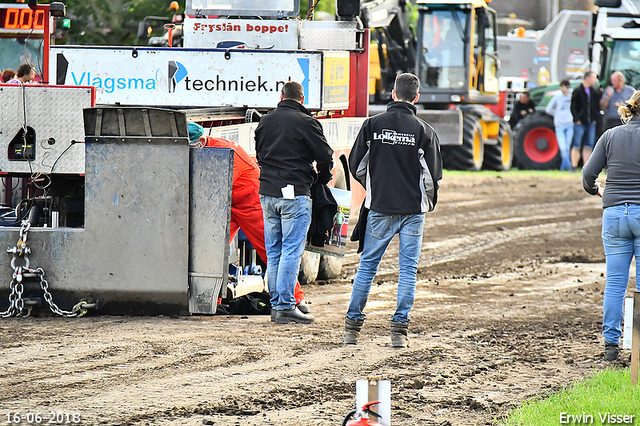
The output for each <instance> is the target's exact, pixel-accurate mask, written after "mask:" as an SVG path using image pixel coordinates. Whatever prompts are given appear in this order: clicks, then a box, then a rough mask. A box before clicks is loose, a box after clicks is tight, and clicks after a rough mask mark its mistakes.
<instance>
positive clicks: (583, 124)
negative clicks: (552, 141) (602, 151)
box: [571, 71, 602, 170]
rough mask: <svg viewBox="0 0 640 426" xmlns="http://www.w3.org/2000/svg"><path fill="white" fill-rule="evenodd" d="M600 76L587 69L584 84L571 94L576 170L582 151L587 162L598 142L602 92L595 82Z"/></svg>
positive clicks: (573, 163) (572, 153)
mask: <svg viewBox="0 0 640 426" xmlns="http://www.w3.org/2000/svg"><path fill="white" fill-rule="evenodd" d="M597 82H598V76H597V75H596V73H595V72H593V71H587V72H586V73H585V75H584V80H583V82H582V84H581V85H580V86H578V87H576V88H575V89H574V90H573V93H572V94H571V115H573V144H572V145H571V167H572V168H573V169H574V170H576V169H577V168H578V162H579V161H580V152H581V151H582V163H583V164H586V163H587V161H588V160H589V157H590V156H591V151H593V146H594V145H595V144H596V126H597V125H598V122H599V121H600V97H601V96H602V93H600V90H599V89H598V88H596V87H594V84H596V83H597Z"/></svg>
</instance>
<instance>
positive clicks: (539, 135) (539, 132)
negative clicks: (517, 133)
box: [523, 127, 558, 163]
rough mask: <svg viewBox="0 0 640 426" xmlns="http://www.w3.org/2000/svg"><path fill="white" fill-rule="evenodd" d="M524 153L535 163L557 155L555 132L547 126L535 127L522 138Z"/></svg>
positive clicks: (543, 161)
mask: <svg viewBox="0 0 640 426" xmlns="http://www.w3.org/2000/svg"><path fill="white" fill-rule="evenodd" d="M523 148H524V153H525V154H526V156H527V157H528V158H530V159H531V160H532V161H535V162H536V163H547V162H549V161H551V160H553V159H554V158H555V157H556V155H558V141H557V140H556V134H555V133H554V132H553V130H551V129H549V128H548V127H536V128H535V129H532V130H531V131H530V132H529V133H527V135H526V136H525V138H524V142H523Z"/></svg>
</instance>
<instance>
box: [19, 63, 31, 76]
mask: <svg viewBox="0 0 640 426" xmlns="http://www.w3.org/2000/svg"><path fill="white" fill-rule="evenodd" d="M32 69H33V67H32V66H31V65H29V64H22V65H20V67H19V68H18V74H17V75H16V76H17V77H18V78H20V77H24V76H25V75H29V74H31V70H32Z"/></svg>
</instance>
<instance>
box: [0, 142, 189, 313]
mask: <svg viewBox="0 0 640 426" xmlns="http://www.w3.org/2000/svg"><path fill="white" fill-rule="evenodd" d="M175 139H176V138H146V137H142V138H119V137H118V138H88V139H87V142H86V144H81V146H86V150H87V152H86V161H87V174H86V177H85V227H84V229H71V228H56V229H51V228H34V229H32V230H31V231H29V238H28V243H29V247H31V250H32V254H31V267H42V268H43V269H44V270H45V272H46V277H47V279H48V280H49V284H50V288H51V293H52V294H53V296H54V301H56V302H57V303H58V304H59V306H60V307H61V308H62V309H65V310H69V309H70V308H71V307H72V306H73V305H74V304H75V303H77V302H78V301H79V300H80V299H81V298H83V299H98V300H100V305H101V306H102V307H101V308H100V312H101V313H109V314H135V315H139V314H157V313H176V312H178V311H180V310H186V308H187V305H188V298H187V292H188V284H189V283H188V256H189V246H188V229H189V221H188V215H189V147H188V139H187V138H178V142H176V141H175ZM17 239H18V229H17V228H0V245H1V246H4V247H12V246H14V245H15V244H16V241H17ZM6 256H7V260H6V262H5V265H8V260H9V259H10V257H9V255H6ZM3 271H4V272H3V274H4V276H5V277H9V278H8V279H7V280H5V281H4V282H5V283H8V280H9V279H10V276H11V268H9V267H6V268H4V269H3ZM7 291H8V284H7V285H3V286H0V296H1V298H0V308H2V307H4V306H5V301H6V294H7ZM33 292H34V294H35V295H41V291H39V290H38V289H37V288H35V289H33Z"/></svg>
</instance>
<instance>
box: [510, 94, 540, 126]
mask: <svg viewBox="0 0 640 426" xmlns="http://www.w3.org/2000/svg"><path fill="white" fill-rule="evenodd" d="M535 111H536V104H534V103H533V101H532V100H531V95H529V92H524V93H521V94H520V98H519V99H518V102H516V104H515V105H514V107H513V112H512V113H511V118H510V119H509V124H510V125H511V128H512V129H513V128H514V127H516V124H518V121H520V120H521V119H522V118H524V117H525V116H526V115H527V114H533V113H534V112H535Z"/></svg>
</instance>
